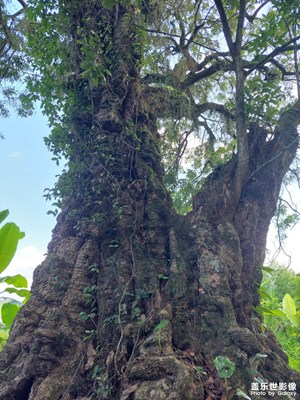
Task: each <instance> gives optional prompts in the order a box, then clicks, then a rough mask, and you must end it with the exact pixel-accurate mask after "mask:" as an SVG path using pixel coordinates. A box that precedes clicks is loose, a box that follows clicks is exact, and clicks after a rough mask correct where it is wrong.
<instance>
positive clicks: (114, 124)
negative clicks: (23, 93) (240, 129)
mask: <svg viewBox="0 0 300 400" xmlns="http://www.w3.org/2000/svg"><path fill="white" fill-rule="evenodd" d="M102 11H103V10H102ZM105 13H106V17H107V19H106V20H107V21H108V22H107V23H109V24H110V26H111V25H113V26H114V29H112V30H111V35H112V37H111V40H112V42H113V43H114V46H113V50H112V52H113V57H112V59H111V61H112V62H111V67H110V68H111V72H112V77H111V78H109V79H108V80H107V82H103V83H101V84H100V85H99V86H98V87H97V88H93V90H92V93H91V96H92V100H93V110H94V111H93V114H92V115H91V114H90V113H88V112H86V113H81V114H79V113H78V112H77V113H76V115H75V112H74V118H73V129H72V132H70V134H71V136H72V139H71V141H70V142H71V144H70V145H71V148H72V156H71V161H70V170H69V172H68V174H67V175H66V176H64V177H63V179H65V181H66V183H68V184H69V187H70V189H69V192H68V195H65V197H64V201H63V208H62V211H61V213H60V215H59V217H58V220H57V225H56V227H55V229H54V231H53V237H52V240H51V242H50V244H49V247H48V255H47V258H46V260H45V261H44V262H43V263H42V264H41V265H40V266H39V267H38V268H37V269H36V271H35V273H34V279H33V286H32V295H31V298H30V300H29V301H28V303H27V304H26V305H25V306H24V307H22V309H21V311H20V313H19V315H18V316H17V318H16V320H15V322H14V325H13V328H12V330H11V334H10V338H9V341H8V343H7V346H6V348H5V349H4V351H3V352H2V353H1V354H0V365H1V368H0V400H8V399H15V400H33V399H34V400H59V399H64V400H75V399H77V400H79V399H81V400H84V399H85V400H87V399H94V398H95V399H101V400H102V399H103V400H104V399H118V400H127V399H128V400H144V399H148V400H151V399H153V400H159V399H164V400H165V399H167V400H195V399H199V400H201V399H208V398H210V399H221V398H223V399H224V398H225V397H224V396H225V393H226V390H229V393H230V394H232V395H233V394H234V390H235V389H236V388H238V387H239V388H241V389H243V390H244V391H245V392H247V393H249V391H250V386H251V382H253V381H254V377H255V376H257V377H262V378H264V379H266V380H268V381H270V382H292V381H293V382H295V383H296V384H297V385H298V387H300V379H299V374H296V373H295V372H293V371H291V370H290V369H289V368H288V367H287V357H286V355H285V354H284V353H283V351H282V350H281V349H280V347H279V346H278V345H277V344H276V341H275V340H274V337H273V335H272V334H271V333H270V332H268V334H267V335H266V334H263V332H262V330H261V320H260V317H259V316H258V315H256V314H255V312H254V311H253V306H256V305H258V304H259V298H258V294H257V287H258V285H259V283H260V281H261V268H260V267H261V265H262V263H263V260H264V252H265V243H266V236H267V231H268V227H269V224H270V220H271V218H272V216H273V215H274V212H275V209H276V203H277V199H278V194H279V189H280V185H281V182H282V179H283V177H284V175H285V173H286V171H287V169H288V167H289V165H290V164H291V162H292V160H293V158H294V157H295V154H296V150H297V146H298V134H297V125H298V124H299V121H300V103H299V102H298V103H297V104H296V105H295V106H294V107H292V108H290V109H289V110H288V111H286V112H285V113H283V114H282V116H281V118H280V121H279V125H278V128H276V130H275V131H274V135H273V138H272V140H268V138H269V136H268V134H267V132H266V131H265V130H264V129H263V128H261V127H259V126H257V125H255V124H253V125H251V126H250V128H249V133H248V145H249V154H250V158H249V173H248V174H247V176H246V177H245V178H244V180H243V183H242V190H241V196H240V198H239V199H238V202H236V201H235V199H236V197H235V196H234V193H233V192H234V176H235V170H236V164H237V158H236V156H234V157H233V158H232V159H231V160H230V161H229V162H228V163H227V164H226V165H224V166H222V167H219V168H218V169H217V170H215V171H214V172H213V173H212V174H211V175H210V176H209V177H208V179H207V181H206V184H205V185H204V186H203V189H202V190H201V192H200V193H198V194H197V195H196V196H194V199H193V211H192V212H191V213H189V214H188V215H186V216H179V215H177V214H176V213H175V212H174V210H173V208H172V202H171V199H170V196H169V193H168V192H167V190H166V188H165V186H164V183H163V168H162V165H161V157H160V153H159V136H158V134H157V129H156V116H155V115H154V114H153V112H152V110H151V109H150V108H149V104H151V101H150V100H149V99H147V95H146V93H148V92H147V90H146V89H145V88H144V86H143V85H142V84H141V82H140V77H139V75H140V71H139V57H140V56H139V54H138V53H137V48H136V46H135V44H136V43H135V35H136V32H134V30H131V29H130V28H129V27H128V26H129V24H128V23H127V22H126V18H127V15H128V10H126V9H125V8H124V7H122V6H119V9H118V16H117V18H118V23H117V24H116V23H115V21H114V18H116V15H115V14H113V13H112V12H111V11H105ZM120 60H121V61H120ZM82 85H83V83H82V82H79V83H78V85H77V90H78V96H83V94H82V91H83V86H82ZM79 98H80V97H79ZM257 353H262V354H265V355H267V357H265V358H260V359H259V360H258V361H256V362H255V365H253V363H252V361H251V358H252V360H253V356H255V355H256V354H257ZM218 355H223V356H227V357H229V358H230V359H231V360H232V361H233V362H234V363H235V365H236V371H235V373H234V375H233V376H232V378H231V379H230V380H229V385H230V388H229V389H228V387H227V389H226V387H225V382H224V381H222V380H221V379H220V378H218V376H217V373H216V370H215V368H214V366H213V360H214V358H215V357H216V356H218ZM249 370H254V371H255V372H254V375H253V374H252V375H251V373H250V372H249ZM202 372H204V373H205V374H204V373H202ZM222 396H223V397H222ZM261 397H262V398H264V397H263V396H261ZM265 398H267V397H265ZM274 398H275V399H279V398H280V397H278V396H277V397H276V395H275V397H274Z"/></svg>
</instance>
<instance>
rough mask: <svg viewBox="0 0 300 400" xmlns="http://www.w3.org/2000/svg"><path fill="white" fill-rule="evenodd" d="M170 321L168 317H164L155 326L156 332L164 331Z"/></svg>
mask: <svg viewBox="0 0 300 400" xmlns="http://www.w3.org/2000/svg"><path fill="white" fill-rule="evenodd" d="M169 322H170V321H169V320H168V319H163V320H161V321H160V322H159V323H158V324H157V325H156V326H155V328H154V332H160V331H162V330H163V329H164V328H165V327H166V326H167V325H168V323H169Z"/></svg>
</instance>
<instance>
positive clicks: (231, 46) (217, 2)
mask: <svg viewBox="0 0 300 400" xmlns="http://www.w3.org/2000/svg"><path fill="white" fill-rule="evenodd" d="M214 2H215V5H216V7H217V9H218V12H219V15H220V19H221V23H222V26H223V32H224V36H225V39H226V43H227V46H228V48H229V50H230V53H231V54H232V56H233V55H234V44H233V40H232V36H231V31H230V27H229V24H228V20H227V17H226V13H225V10H224V7H223V3H222V0H214Z"/></svg>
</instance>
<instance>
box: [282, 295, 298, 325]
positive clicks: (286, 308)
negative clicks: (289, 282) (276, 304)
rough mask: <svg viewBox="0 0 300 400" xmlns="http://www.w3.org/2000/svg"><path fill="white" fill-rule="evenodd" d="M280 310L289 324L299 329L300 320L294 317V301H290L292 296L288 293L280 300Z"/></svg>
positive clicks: (295, 312)
mask: <svg viewBox="0 0 300 400" xmlns="http://www.w3.org/2000/svg"><path fill="white" fill-rule="evenodd" d="M282 308H283V312H284V313H285V315H286V317H287V318H288V319H289V320H290V322H291V323H292V324H293V325H294V326H295V327H300V318H299V317H298V316H297V315H296V314H297V309H296V305H295V303H294V300H293V299H292V296H291V295H289V294H288V293H287V294H286V295H285V296H284V298H283V300H282Z"/></svg>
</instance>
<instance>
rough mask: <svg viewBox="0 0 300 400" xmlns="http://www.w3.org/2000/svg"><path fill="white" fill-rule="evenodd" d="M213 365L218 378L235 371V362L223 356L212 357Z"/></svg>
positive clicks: (225, 376)
mask: <svg viewBox="0 0 300 400" xmlns="http://www.w3.org/2000/svg"><path fill="white" fill-rule="evenodd" d="M214 365H215V367H216V370H217V372H218V375H219V378H230V377H231V376H232V375H233V373H234V371H235V364H234V363H233V362H232V361H230V360H229V358H228V357H225V356H217V357H216V358H215V359H214Z"/></svg>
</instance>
